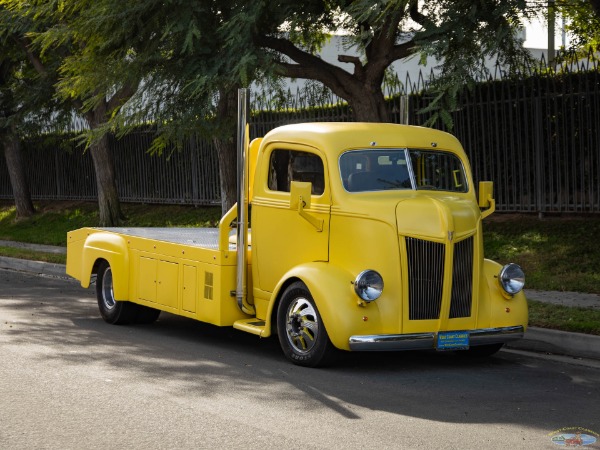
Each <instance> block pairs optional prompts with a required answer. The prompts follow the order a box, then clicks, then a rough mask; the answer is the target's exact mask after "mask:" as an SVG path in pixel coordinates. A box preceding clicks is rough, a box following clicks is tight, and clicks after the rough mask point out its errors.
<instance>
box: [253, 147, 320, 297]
mask: <svg viewBox="0 0 600 450" xmlns="http://www.w3.org/2000/svg"><path fill="white" fill-rule="evenodd" d="M263 152H264V154H263V155H260V162H259V164H258V166H257V169H256V170H257V173H256V175H255V183H254V195H253V199H252V218H251V224H250V226H251V229H252V267H253V275H254V282H255V286H254V287H255V288H259V289H260V290H262V291H266V292H273V289H274V288H275V286H276V285H277V283H278V282H279V280H280V279H281V277H282V276H283V275H284V274H285V273H286V272H287V271H288V270H290V269H291V268H292V267H295V266H297V265H299V264H302V263H306V262H312V261H327V260H328V259H329V217H330V209H331V195H330V190H329V179H328V176H327V173H328V172H327V170H326V169H327V167H326V161H325V158H324V157H323V156H322V154H320V152H318V150H316V149H314V148H312V147H306V146H301V145H292V144H281V143H273V144H271V145H270V146H267V147H266V148H265V149H263ZM294 181H295V182H304V183H307V182H308V183H310V188H311V192H310V194H309V192H308V190H305V191H304V197H305V199H304V201H303V202H302V205H300V206H301V208H299V207H298V198H295V199H294V198H292V197H293V195H292V192H293V193H294V195H295V196H299V195H298V192H297V189H296V188H297V187H298V186H299V185H300V184H292V182H294ZM302 186H303V187H304V188H308V185H306V184H304V185H302ZM306 197H309V198H306ZM302 206H304V207H303V208H302ZM299 209H300V210H299ZM257 282H258V283H257ZM257 284H258V285H257Z"/></svg>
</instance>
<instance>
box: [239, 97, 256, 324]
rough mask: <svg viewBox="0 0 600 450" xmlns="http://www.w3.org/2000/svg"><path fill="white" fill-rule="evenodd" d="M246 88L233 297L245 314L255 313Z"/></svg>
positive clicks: (241, 118)
mask: <svg viewBox="0 0 600 450" xmlns="http://www.w3.org/2000/svg"><path fill="white" fill-rule="evenodd" d="M247 111H248V89H238V125H237V127H238V128H237V152H238V157H237V177H238V179H237V270H236V290H235V297H236V300H237V304H238V307H239V308H240V310H242V311H243V312H244V313H246V314H252V315H254V314H255V311H254V308H253V307H252V306H251V305H249V304H248V302H247V300H246V299H247V290H248V287H247V283H246V280H247V275H248V261H247V258H248V160H247V159H248V145H247V141H248V118H247Z"/></svg>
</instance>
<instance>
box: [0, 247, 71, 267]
mask: <svg viewBox="0 0 600 450" xmlns="http://www.w3.org/2000/svg"><path fill="white" fill-rule="evenodd" d="M0 255H1V256H9V257H11V258H19V259H29V260H32V261H44V262H49V263H55V264H66V263H67V255H62V254H56V253H44V252H36V251H33V250H28V249H24V248H14V247H4V246H0Z"/></svg>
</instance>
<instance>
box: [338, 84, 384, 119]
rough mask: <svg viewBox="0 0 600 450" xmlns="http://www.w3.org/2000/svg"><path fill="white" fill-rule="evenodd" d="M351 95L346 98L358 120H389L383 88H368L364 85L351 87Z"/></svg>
mask: <svg viewBox="0 0 600 450" xmlns="http://www.w3.org/2000/svg"><path fill="white" fill-rule="evenodd" d="M349 91H350V93H351V96H349V97H348V98H346V100H347V101H348V104H349V105H350V108H352V111H353V112H354V119H355V120H356V121H357V122H389V120H390V119H389V114H388V111H387V108H386V105H385V97H384V96H383V92H381V88H379V89H368V88H365V87H364V86H361V87H359V88H358V89H349Z"/></svg>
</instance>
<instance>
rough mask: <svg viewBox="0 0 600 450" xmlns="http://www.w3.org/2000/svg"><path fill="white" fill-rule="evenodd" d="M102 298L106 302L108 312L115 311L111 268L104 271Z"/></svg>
mask: <svg viewBox="0 0 600 450" xmlns="http://www.w3.org/2000/svg"><path fill="white" fill-rule="evenodd" d="M100 292H101V297H102V301H103V302H104V307H105V308H106V309H107V310H111V309H114V307H115V306H116V302H115V294H114V292H113V278H112V270H111V268H110V266H108V267H107V268H106V270H105V271H104V276H103V277H102V285H101V291H100Z"/></svg>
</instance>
